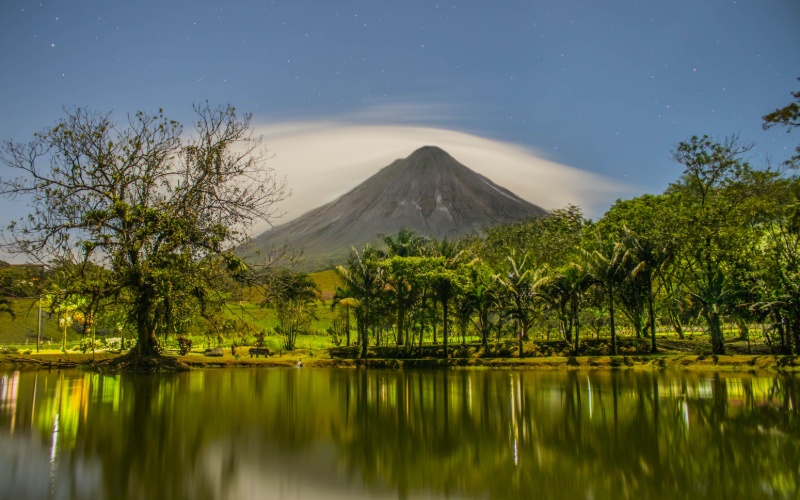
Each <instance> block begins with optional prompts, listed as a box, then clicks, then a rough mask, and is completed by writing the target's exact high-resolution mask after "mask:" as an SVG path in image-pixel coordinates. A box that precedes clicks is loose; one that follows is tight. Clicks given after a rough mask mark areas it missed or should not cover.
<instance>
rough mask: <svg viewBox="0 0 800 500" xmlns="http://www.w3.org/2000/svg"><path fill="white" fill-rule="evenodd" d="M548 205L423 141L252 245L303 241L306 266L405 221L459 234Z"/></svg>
mask: <svg viewBox="0 0 800 500" xmlns="http://www.w3.org/2000/svg"><path fill="white" fill-rule="evenodd" d="M545 213H546V211H545V210H544V209H542V208H540V207H538V206H536V205H533V204H531V203H529V202H527V201H525V200H523V199H522V198H520V197H518V196H516V195H515V194H514V193H512V192H511V191H509V190H507V189H505V188H503V187H500V186H498V185H496V184H494V183H493V182H492V181H490V180H489V179H487V178H486V177H484V176H482V175H480V174H477V173H475V172H473V171H472V170H470V169H469V168H467V167H465V166H464V165H462V164H461V163H459V162H458V161H456V160H455V159H454V158H453V157H452V156H450V155H449V154H447V153H446V152H445V151H443V150H442V149H440V148H438V147H435V146H425V147H422V148H420V149H418V150H417V151H415V152H414V153H412V154H411V155H410V156H409V157H408V158H404V159H400V160H395V161H394V162H392V164H390V165H389V166H387V167H384V168H383V169H381V170H380V171H379V172H378V173H376V174H375V175H373V176H372V177H370V178H369V179H367V180H366V181H364V182H363V183H361V184H359V185H358V186H356V187H355V188H353V189H352V190H351V191H349V192H348V193H346V194H344V195H342V196H340V197H339V198H338V199H336V200H334V201H332V202H330V203H328V204H326V205H323V206H321V207H318V208H316V209H313V210H311V211H309V212H306V213H305V214H303V215H302V216H300V217H298V218H297V219H295V220H293V221H290V222H288V223H286V224H283V225H281V226H277V227H275V228H274V229H271V230H269V231H267V232H265V233H262V234H261V235H259V236H258V237H256V238H255V239H254V240H253V246H254V249H267V248H269V247H271V246H273V245H275V246H281V245H283V243H284V242H285V241H288V242H289V243H290V244H291V246H292V248H294V249H303V251H304V254H305V257H306V261H307V263H308V266H307V267H310V268H319V267H325V266H326V265H330V264H333V263H338V262H340V261H342V260H343V259H345V258H346V257H347V255H348V253H349V250H350V247H351V246H355V247H356V248H359V247H361V246H363V245H364V243H367V242H370V241H376V240H377V239H378V236H379V235H380V234H394V233H396V232H397V231H399V230H400V229H401V228H406V229H410V230H412V231H414V232H416V233H419V234H423V235H427V236H432V237H435V238H437V239H440V240H441V239H444V238H448V239H455V238H458V237H460V236H463V235H466V234H470V233H472V232H475V231H480V230H482V229H484V228H486V227H490V226H493V225H497V224H504V223H509V222H516V221H520V220H523V219H526V218H531V217H538V216H542V215H544V214H545ZM251 251H252V249H251ZM248 253H249V252H248Z"/></svg>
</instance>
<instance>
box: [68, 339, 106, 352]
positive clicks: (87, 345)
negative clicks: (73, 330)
mask: <svg viewBox="0 0 800 500" xmlns="http://www.w3.org/2000/svg"><path fill="white" fill-rule="evenodd" d="M100 347H101V343H100V342H94V341H93V340H92V338H91V337H84V338H82V339H81V342H80V344H78V345H77V346H75V347H74V348H73V349H72V350H73V351H80V352H82V353H84V354H85V353H86V351H91V350H92V348H94V349H99V348H100Z"/></svg>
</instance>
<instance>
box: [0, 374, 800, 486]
mask: <svg viewBox="0 0 800 500" xmlns="http://www.w3.org/2000/svg"><path fill="white" fill-rule="evenodd" d="M798 396H800V379H798V378H797V377H794V376H782V375H763V376H761V375H750V374H710V373H706V374H694V373H689V374H681V373H673V372H638V371H630V370H628V371H558V372H556V371H553V372H550V371H467V370H464V371H461V370H454V371H409V370H405V371H389V370H387V371H380V370H375V371H373V370H363V369H362V370H354V369H343V370H335V369H309V368H302V369H274V368H273V369H264V368H262V369H234V370H205V371H194V372H188V373H181V374H174V375H172V374H170V375H159V376H141V375H117V376H104V375H99V374H94V373H86V372H80V371H51V372H48V371H22V372H19V371H7V372H0V497H3V498H14V499H18V498H92V499H99V498H110V499H126V498H135V499H139V498H140V499H148V500H149V499H180V498H192V499H202V498H209V499H234V498H285V499H294V498H502V499H511V498H532V497H538V498H589V499H592V498H641V499H643V498H703V497H717V498H797V495H798V491H800V411H799V410H798V404H800V400H798Z"/></svg>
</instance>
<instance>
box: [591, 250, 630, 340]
mask: <svg viewBox="0 0 800 500" xmlns="http://www.w3.org/2000/svg"><path fill="white" fill-rule="evenodd" d="M624 255H625V251H624V250H623V248H622V245H620V244H614V245H606V246H605V247H603V246H601V248H599V249H596V250H594V251H591V252H590V251H588V250H584V257H583V260H584V263H585V266H586V272H587V273H589V276H590V279H591V280H592V281H593V282H594V283H596V284H598V285H599V286H600V287H601V288H603V291H604V292H605V293H606V294H607V295H606V297H607V298H608V313H609V326H610V328H611V353H612V354H617V329H616V324H615V320H614V292H615V290H616V289H617V287H620V286H623V284H622V277H621V270H622V263H623V257H624Z"/></svg>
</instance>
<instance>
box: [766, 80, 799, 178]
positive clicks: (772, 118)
mask: <svg viewBox="0 0 800 500" xmlns="http://www.w3.org/2000/svg"><path fill="white" fill-rule="evenodd" d="M798 80H800V78H798ZM792 97H794V101H795V102H792V103H789V104H787V105H786V106H784V107H782V108H778V109H776V110H775V111H773V112H772V113H769V114H768V115H764V117H763V120H764V123H763V124H762V127H764V130H768V129H770V128H772V127H774V126H775V125H783V126H784V127H786V131H787V132H789V131H791V130H792V129H793V128H796V127H800V91H798V92H792ZM795 151H796V152H797V154H795V155H794V156H792V157H791V158H790V159H788V160H787V161H786V165H787V166H790V167H792V166H793V167H795V168H796V167H798V166H800V146H797V148H796V149H795Z"/></svg>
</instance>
